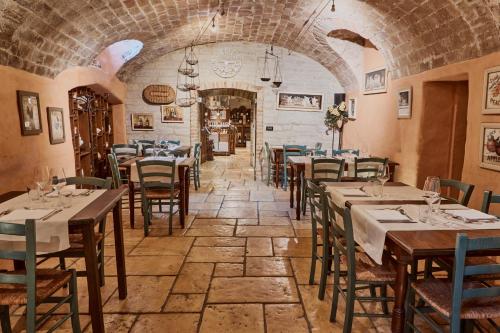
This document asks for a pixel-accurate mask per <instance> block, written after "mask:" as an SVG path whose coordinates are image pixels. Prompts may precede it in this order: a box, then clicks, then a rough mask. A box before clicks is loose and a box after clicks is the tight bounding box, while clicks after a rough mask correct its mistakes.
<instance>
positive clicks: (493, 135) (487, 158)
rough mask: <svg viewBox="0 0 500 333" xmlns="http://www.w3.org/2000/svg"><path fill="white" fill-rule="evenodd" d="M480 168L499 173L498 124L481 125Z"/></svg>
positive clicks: (499, 140)
mask: <svg viewBox="0 0 500 333" xmlns="http://www.w3.org/2000/svg"><path fill="white" fill-rule="evenodd" d="M479 151H480V152H481V156H480V159H481V162H480V165H481V168H486V169H491V170H497V171H500V123H482V124H481V147H480V149H479Z"/></svg>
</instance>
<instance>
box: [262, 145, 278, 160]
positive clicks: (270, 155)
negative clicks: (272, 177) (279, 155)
mask: <svg viewBox="0 0 500 333" xmlns="http://www.w3.org/2000/svg"><path fill="white" fill-rule="evenodd" d="M264 146H265V147H266V155H267V160H268V162H270V163H271V164H274V163H275V161H274V154H273V152H272V151H271V147H269V142H264Z"/></svg>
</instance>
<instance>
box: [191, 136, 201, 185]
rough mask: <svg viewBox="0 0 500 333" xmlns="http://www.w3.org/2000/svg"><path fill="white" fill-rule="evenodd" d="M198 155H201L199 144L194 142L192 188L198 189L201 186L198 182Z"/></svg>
mask: <svg viewBox="0 0 500 333" xmlns="http://www.w3.org/2000/svg"><path fill="white" fill-rule="evenodd" d="M200 156H201V144H200V143H196V144H195V145H194V149H193V157H194V159H195V161H194V164H193V168H192V169H191V177H192V178H193V183H194V189H195V190H196V191H198V189H199V188H200V187H201V183H200Z"/></svg>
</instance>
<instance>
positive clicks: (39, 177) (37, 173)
mask: <svg viewBox="0 0 500 333" xmlns="http://www.w3.org/2000/svg"><path fill="white" fill-rule="evenodd" d="M33 178H34V181H35V183H36V185H37V186H38V190H39V191H40V196H41V199H42V201H45V197H44V191H45V189H46V188H47V185H48V184H49V167H47V166H36V167H35V169H34V171H33Z"/></svg>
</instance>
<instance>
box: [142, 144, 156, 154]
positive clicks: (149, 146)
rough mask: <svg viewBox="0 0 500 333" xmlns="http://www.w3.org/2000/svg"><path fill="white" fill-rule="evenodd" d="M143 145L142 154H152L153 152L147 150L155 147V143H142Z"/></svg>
mask: <svg viewBox="0 0 500 333" xmlns="http://www.w3.org/2000/svg"><path fill="white" fill-rule="evenodd" d="M141 147H142V156H149V155H152V153H148V152H147V150H148V149H150V150H152V149H154V147H155V145H154V144H150V143H143V144H141Z"/></svg>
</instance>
